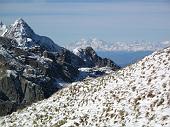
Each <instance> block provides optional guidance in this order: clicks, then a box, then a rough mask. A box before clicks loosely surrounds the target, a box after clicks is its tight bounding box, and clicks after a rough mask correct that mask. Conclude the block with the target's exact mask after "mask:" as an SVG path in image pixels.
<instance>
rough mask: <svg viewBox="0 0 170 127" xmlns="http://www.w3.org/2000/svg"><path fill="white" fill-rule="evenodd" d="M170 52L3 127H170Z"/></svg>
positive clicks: (89, 83) (80, 85) (65, 92)
mask: <svg viewBox="0 0 170 127" xmlns="http://www.w3.org/2000/svg"><path fill="white" fill-rule="evenodd" d="M169 97H170V47H168V48H166V49H163V50H160V51H157V52H154V53H153V54H152V55H150V56H147V57H145V58H144V59H143V60H141V61H139V62H138V63H135V64H133V65H130V66H128V67H126V68H124V69H121V70H119V71H116V72H114V73H112V74H109V75H107V76H103V77H99V78H96V79H87V80H84V81H83V82H75V83H72V84H71V85H69V86H68V87H67V88H64V89H62V90H61V91H59V92H57V93H55V94H54V95H53V96H52V97H50V98H49V99H46V100H43V101H40V102H38V103H34V104H32V105H31V106H30V107H27V108H25V109H24V110H22V111H18V112H14V113H13V114H11V115H8V116H5V117H1V119H0V125H1V126H23V127H26V126H42V127H43V126H44V127H45V126H52V127H55V126H61V127H67V126H79V127H89V126H102V127H103V126H115V127H120V126H127V127H136V126H138V127H143V126H155V127H158V126H163V127H169V126H170V115H169V112H170V101H169Z"/></svg>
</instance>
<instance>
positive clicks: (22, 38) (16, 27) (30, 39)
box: [3, 18, 62, 51]
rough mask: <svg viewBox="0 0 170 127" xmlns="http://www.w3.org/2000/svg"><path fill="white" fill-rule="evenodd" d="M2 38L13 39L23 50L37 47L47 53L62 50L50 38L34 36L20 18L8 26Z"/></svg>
mask: <svg viewBox="0 0 170 127" xmlns="http://www.w3.org/2000/svg"><path fill="white" fill-rule="evenodd" d="M3 36H4V37H8V38H11V39H15V40H16V41H17V42H18V46H19V47H23V48H27V47H33V46H35V45H39V46H41V47H43V48H44V49H46V50H48V51H59V50H61V49H62V48H61V47H60V46H58V45H57V44H55V43H54V42H53V41H52V40H51V39H50V38H48V37H45V36H39V35H37V34H35V33H34V31H33V30H32V29H31V27H30V26H29V25H28V24H27V23H26V22H25V21H24V20H23V19H21V18H20V19H18V20H16V21H15V22H14V24H12V25H10V26H9V28H8V30H7V31H6V32H5V33H4V34H3Z"/></svg>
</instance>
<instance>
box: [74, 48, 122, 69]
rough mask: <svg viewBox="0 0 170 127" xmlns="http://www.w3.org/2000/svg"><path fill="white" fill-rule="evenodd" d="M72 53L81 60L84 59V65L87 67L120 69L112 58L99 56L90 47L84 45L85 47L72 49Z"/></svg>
mask: <svg viewBox="0 0 170 127" xmlns="http://www.w3.org/2000/svg"><path fill="white" fill-rule="evenodd" d="M73 52H74V54H75V55H77V56H79V57H80V58H81V59H82V60H84V63H85V66H87V67H105V66H108V67H112V68H113V70H117V69H120V67H119V66H118V65H116V64H115V63H114V62H113V61H112V60H110V59H107V58H101V57H100V56H98V55H97V53H96V52H95V51H94V50H93V48H92V47H86V48H85V49H82V48H77V49H75V50H73Z"/></svg>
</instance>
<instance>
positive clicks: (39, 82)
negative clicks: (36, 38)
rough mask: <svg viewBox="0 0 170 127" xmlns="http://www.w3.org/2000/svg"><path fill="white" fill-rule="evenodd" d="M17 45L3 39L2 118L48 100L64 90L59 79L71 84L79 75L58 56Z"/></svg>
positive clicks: (0, 56)
mask: <svg viewBox="0 0 170 127" xmlns="http://www.w3.org/2000/svg"><path fill="white" fill-rule="evenodd" d="M14 42H15V41H13V40H11V39H8V38H3V37H0V107H2V108H1V110H3V111H0V116H1V115H7V114H9V113H11V112H13V111H15V110H16V109H18V108H22V107H24V106H26V105H29V104H31V103H33V102H36V101H38V100H42V99H44V98H47V97H49V96H50V95H52V94H53V93H54V92H55V91H57V90H58V89H60V88H61V86H60V85H59V84H58V83H57V82H56V81H57V80H58V79H60V80H63V81H65V82H72V81H74V79H75V77H76V76H77V75H78V73H79V71H78V68H76V67H74V66H72V65H71V64H69V63H66V60H63V62H60V61H59V60H58V57H57V56H56V54H57V53H52V52H48V51H44V50H43V49H41V47H33V48H30V49H22V48H18V47H15V45H13V43H14ZM5 107H6V108H5Z"/></svg>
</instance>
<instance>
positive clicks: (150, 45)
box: [65, 38, 170, 51]
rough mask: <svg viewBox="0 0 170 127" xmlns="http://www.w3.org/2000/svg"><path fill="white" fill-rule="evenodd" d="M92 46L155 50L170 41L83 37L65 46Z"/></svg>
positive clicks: (108, 49)
mask: <svg viewBox="0 0 170 127" xmlns="http://www.w3.org/2000/svg"><path fill="white" fill-rule="evenodd" d="M87 46H90V47H92V48H93V49H94V50H96V51H97V50H98V51H155V50H159V49H162V48H165V47H168V46H170V41H164V42H147V41H132V42H106V41H103V40H98V39H96V38H93V39H87V40H86V39H81V40H80V41H76V42H74V43H70V44H67V45H66V46H65V48H67V49H69V50H74V49H75V48H77V47H81V48H84V47H87Z"/></svg>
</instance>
